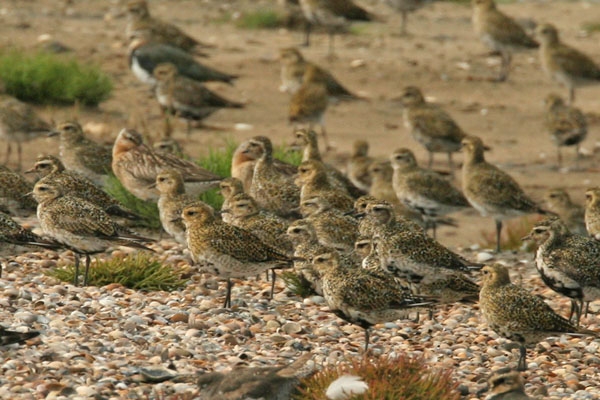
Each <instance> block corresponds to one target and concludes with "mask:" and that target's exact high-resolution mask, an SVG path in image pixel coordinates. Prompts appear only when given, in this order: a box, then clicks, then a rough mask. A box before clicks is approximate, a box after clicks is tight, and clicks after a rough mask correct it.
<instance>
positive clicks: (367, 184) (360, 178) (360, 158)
mask: <svg viewBox="0 0 600 400" xmlns="http://www.w3.org/2000/svg"><path fill="white" fill-rule="evenodd" d="M374 161H375V160H373V158H372V157H369V142H367V141H366V140H355V141H354V143H353V144H352V155H351V156H350V159H349V160H348V163H347V164H346V171H347V174H348V178H349V179H350V181H351V182H352V183H353V184H354V186H356V187H357V188H359V189H360V190H362V191H363V192H364V193H368V192H369V189H370V188H371V174H370V173H369V166H370V165H371V164H373V162H374Z"/></svg>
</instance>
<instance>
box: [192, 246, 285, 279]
mask: <svg viewBox="0 0 600 400" xmlns="http://www.w3.org/2000/svg"><path fill="white" fill-rule="evenodd" d="M195 260H196V261H197V262H204V263H206V264H207V268H208V270H209V271H210V272H211V273H214V274H215V275H218V276H220V277H223V278H245V277H247V276H254V275H257V274H260V273H261V272H263V271H266V270H268V269H271V268H273V267H276V266H277V264H276V263H266V262H265V263H249V262H241V261H239V260H237V259H235V258H233V257H231V256H229V255H227V254H222V253H217V252H215V253H212V252H205V253H204V254H201V255H196V256H195Z"/></svg>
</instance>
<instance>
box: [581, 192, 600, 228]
mask: <svg viewBox="0 0 600 400" xmlns="http://www.w3.org/2000/svg"><path fill="white" fill-rule="evenodd" d="M585 227H586V229H587V232H588V234H589V235H590V236H591V237H593V238H594V239H596V240H600V187H593V188H589V189H587V190H586V191H585Z"/></svg>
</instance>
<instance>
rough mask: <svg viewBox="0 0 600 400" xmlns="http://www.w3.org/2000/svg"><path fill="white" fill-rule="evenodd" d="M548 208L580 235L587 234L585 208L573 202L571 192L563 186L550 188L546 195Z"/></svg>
mask: <svg viewBox="0 0 600 400" xmlns="http://www.w3.org/2000/svg"><path fill="white" fill-rule="evenodd" d="M544 200H545V201H546V203H545V204H546V208H547V209H548V211H551V212H553V213H555V214H556V215H558V217H559V218H560V219H561V220H562V221H563V222H564V223H565V225H567V228H569V230H570V231H571V232H573V233H576V234H578V235H587V230H586V228H585V208H584V207H582V206H580V205H579V204H575V203H573V201H572V200H571V197H570V196H569V193H568V192H567V191H566V190H565V189H562V188H554V189H549V190H548V191H547V192H546V194H545V195H544Z"/></svg>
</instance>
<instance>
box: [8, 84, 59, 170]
mask: <svg viewBox="0 0 600 400" xmlns="http://www.w3.org/2000/svg"><path fill="white" fill-rule="evenodd" d="M51 130H52V126H51V125H50V124H49V123H48V122H46V121H44V120H43V119H42V117H40V116H39V115H38V114H37V113H36V112H35V110H34V109H33V107H31V106H30V105H28V104H25V103H23V102H21V101H19V100H17V99H15V98H14V97H10V96H4V95H2V97H1V98H0V139H2V140H4V141H5V142H6V157H5V158H4V164H5V165H7V164H8V161H9V158H10V154H11V152H12V146H11V143H12V142H16V143H17V156H18V164H17V165H18V169H19V170H21V167H22V166H23V164H22V149H21V143H23V142H28V141H30V140H33V139H35V138H38V137H40V136H42V135H44V134H47V133H48V132H50V131H51Z"/></svg>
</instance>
